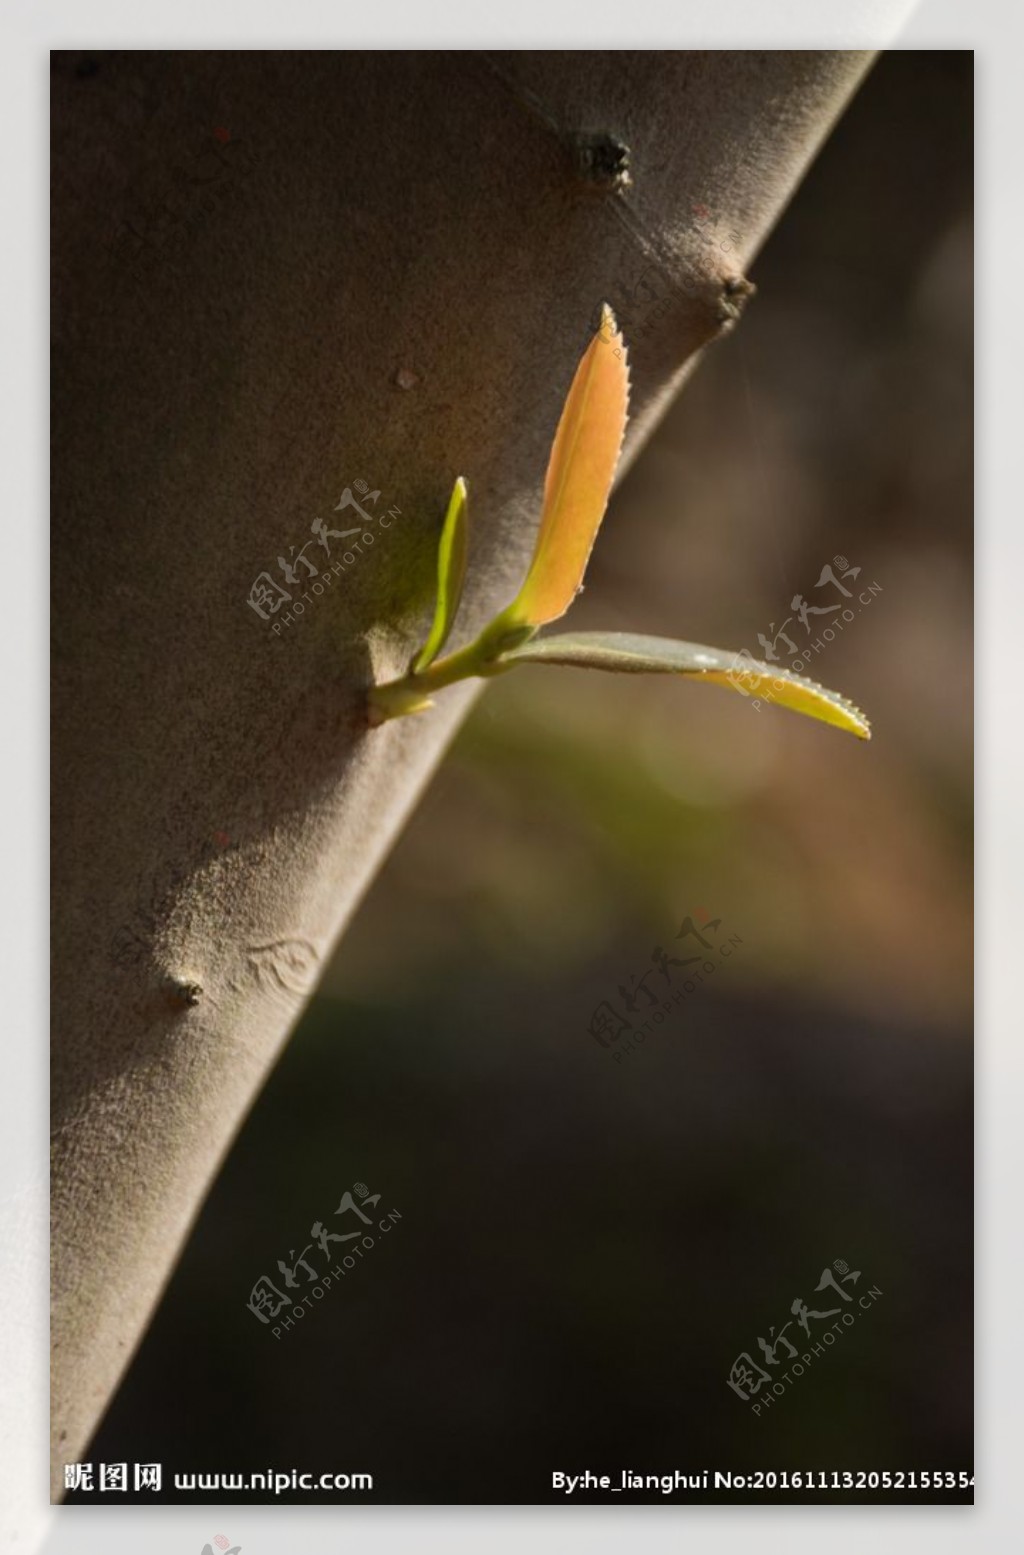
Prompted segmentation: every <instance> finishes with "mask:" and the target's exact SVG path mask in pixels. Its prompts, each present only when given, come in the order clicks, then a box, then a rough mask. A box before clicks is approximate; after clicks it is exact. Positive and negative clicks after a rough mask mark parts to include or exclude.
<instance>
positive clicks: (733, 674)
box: [499, 632, 871, 740]
mask: <svg viewBox="0 0 1024 1555" xmlns="http://www.w3.org/2000/svg"><path fill="white" fill-rule="evenodd" d="M499 663H500V664H501V665H507V666H508V667H509V668H511V667H512V666H513V665H514V664H524V663H529V664H572V665H578V666H581V667H583V668H589V669H601V670H618V671H619V672H620V673H623V674H627V675H645V674H655V675H657V674H662V675H691V676H693V677H694V678H696V679H699V680H704V681H710V682H711V683H712V684H714V685H717V686H731V687H732V689H733V690H734V691H739V692H741V693H742V695H743V696H749V695H751V694H753V695H754V696H756V697H759V698H760V699H761V700H762V701H764V702H777V703H778V704H779V706H780V707H788V708H790V709H791V710H792V711H793V712H794V713H805V714H806V715H807V716H808V717H809V718H820V719H821V721H822V722H823V723H827V724H834V725H835V726H836V728H837V729H846V730H847V731H848V732H849V733H850V734H855V735H856V736H857V738H858V739H860V740H870V738H871V725H870V724H869V723H868V721H867V719H866V718H865V717H864V715H863V713H862V712H861V711H860V710H859V708H856V707H854V705H853V703H852V702H848V701H847V699H846V698H845V697H843V696H840V695H839V693H838V692H837V691H827V690H826V689H825V688H824V687H823V686H819V685H816V684H815V682H814V681H813V680H804V679H803V677H802V676H800V675H794V674H793V673H792V672H791V671H790V670H785V669H781V668H777V667H773V666H771V665H769V664H761V663H759V662H758V660H757V659H753V658H751V657H750V655H749V654H746V653H743V654H738V653H730V652H729V651H728V650H727V649H724V648H705V647H704V646H703V645H702V644H701V643H680V642H675V641H674V640H673V639H672V638H671V637H637V636H634V635H632V634H631V633H628V632H566V633H565V634H564V635H563V634H560V635H558V636H556V637H539V638H537V639H536V640H535V641H534V642H529V643H524V644H523V646H522V647H520V648H513V649H511V650H510V651H509V652H507V653H504V654H502V656H501V659H500V660H499Z"/></svg>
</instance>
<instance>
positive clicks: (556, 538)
mask: <svg viewBox="0 0 1024 1555" xmlns="http://www.w3.org/2000/svg"><path fill="white" fill-rule="evenodd" d="M628 402H629V371H628V368H627V365H626V347H625V343H624V341H623V339H622V334H621V332H620V330H619V327H618V325H617V324H616V322H615V315H614V314H613V313H612V310H611V308H609V306H608V304H607V303H605V305H604V308H603V309H602V312H601V324H600V328H599V329H598V331H597V333H596V334H595V336H594V338H593V340H592V341H591V342H590V345H589V346H588V347H587V349H586V351H585V352H584V355H583V357H582V359H581V361H580V364H579V366H578V367H577V369H576V376H575V378H574V379H573V381H572V386H571V388H570V389H569V393H568V395H567V397H566V401H565V405H564V407H563V410H562V415H561V419H560V420H559V423H558V430H557V432H556V433H555V441H554V443H553V444H552V447H551V458H550V460H549V462H548V470H547V475H546V476H545V479H544V510H543V512H542V514H541V520H540V532H539V534H538V536H537V546H536V549H535V551H534V553H533V561H532V562H531V563H530V570H529V572H528V573H527V575H526V582H525V583H524V584H523V586H522V588H521V589H520V591H519V594H518V595H517V597H516V598H515V600H514V601H513V602H512V604H511V605H510V606H509V607H508V609H507V610H505V611H503V612H502V615H501V621H502V624H503V625H507V626H509V627H514V626H520V625H523V626H525V625H529V626H542V625H543V624H544V622H545V621H554V620H556V619H557V618H558V617H559V616H560V615H563V614H564V613H565V611H566V610H568V608H569V606H570V605H571V604H572V602H573V599H574V598H575V597H576V594H577V593H578V591H579V588H580V586H581V584H582V582H583V574H584V573H585V571H586V568H587V562H588V561H589V559H590V552H591V550H592V548H593V545H594V540H595V537H596V535H597V531H598V529H600V527H601V520H602V519H603V517H604V514H605V509H606V508H607V506H608V498H609V496H610V494H611V489H612V481H613V479H614V477H615V469H616V466H617V465H618V462H619V454H620V453H621V451H622V440H623V437H624V435H625V431H626V420H627V405H628Z"/></svg>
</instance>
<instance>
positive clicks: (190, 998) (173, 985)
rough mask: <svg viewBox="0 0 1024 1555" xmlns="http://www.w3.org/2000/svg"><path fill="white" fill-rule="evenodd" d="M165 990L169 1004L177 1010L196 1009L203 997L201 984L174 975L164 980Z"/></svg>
mask: <svg viewBox="0 0 1024 1555" xmlns="http://www.w3.org/2000/svg"><path fill="white" fill-rule="evenodd" d="M163 990H164V994H165V996H166V998H167V1002H168V1004H170V1005H172V1006H173V1007H174V1009H176V1010H188V1009H194V1008H195V1006H196V1005H197V1004H198V1003H199V1001H200V999H201V998H202V997H203V986H202V984H201V983H197V982H194V981H192V980H191V979H190V978H184V977H175V976H173V975H172V976H169V977H165V978H164V983H163Z"/></svg>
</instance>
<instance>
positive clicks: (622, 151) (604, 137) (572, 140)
mask: <svg viewBox="0 0 1024 1555" xmlns="http://www.w3.org/2000/svg"><path fill="white" fill-rule="evenodd" d="M569 148H570V151H571V154H572V160H573V166H574V167H575V169H576V172H577V174H578V175H579V177H581V178H583V179H584V180H585V181H586V182H587V183H588V184H592V185H593V186H594V188H595V189H600V190H601V191H602V193H614V192H616V191H618V190H620V189H628V188H629V187H630V185H631V184H632V182H633V177H632V174H631V173H630V170H629V147H628V146H627V145H626V143H625V141H623V140H620V139H619V137H618V136H617V135H611V134H609V133H608V132H607V131H604V130H602V131H599V132H598V133H597V134H574V135H570V136H569Z"/></svg>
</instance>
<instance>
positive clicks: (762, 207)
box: [52, 52, 871, 1495]
mask: <svg viewBox="0 0 1024 1555" xmlns="http://www.w3.org/2000/svg"><path fill="white" fill-rule="evenodd" d="M870 59H871V56H870V55H868V54H864V53H846V52H842V53H821V52H806V53H803V52H802V53H787V52H763V53H753V52H752V53H701V54H684V53H648V52H643V53H614V54H611V53H602V54H597V53H551V54H510V55H505V56H501V57H500V58H492V57H488V56H485V55H483V54H480V53H460V54H403V53H397V54H390V53H369V54H356V53H351V54H339V53H272V54H264V53H251V54H220V55H210V54H184V53H163V54H127V53H125V54H98V55H94V56H92V57H91V58H85V57H83V56H80V55H71V54H63V55H58V56H55V58H54V66H53V154H54V169H53V171H54V215H53V266H54V286H55V292H54V312H53V444H54V462H53V515H54V547H53V590H54V591H53V726H54V776H55V803H54V816H53V820H54V833H53V916H54V955H53V1041H54V1053H53V1120H54V1158H53V1201H52V1202H53V1294H54V1317H53V1330H52V1337H53V1350H54V1370H53V1413H52V1431H53V1473H54V1487H55V1494H58V1495H59V1493H60V1484H61V1465H62V1464H63V1463H64V1462H66V1461H69V1460H74V1459H76V1458H78V1457H79V1456H81V1452H82V1449H83V1448H84V1446H85V1445H86V1443H87V1441H88V1438H89V1436H90V1435H91V1433H92V1431H93V1430H94V1428H95V1426H96V1424H97V1422H98V1419H99V1417H100V1416H101V1414H102V1412H103V1410H104V1408H105V1406H106V1404H107V1402H108V1400H109V1398H110V1395H111V1393H112V1391H113V1389H114V1388H115V1387H116V1385H117V1382H118V1380H119V1378H120V1376H121V1374H122V1371H123V1369H124V1367H125V1365H126V1363H127V1362H128V1360H129V1358H130V1356H131V1354H132V1351H133V1349H134V1347H135V1345H136V1344H137V1342H138V1340H139V1338H140V1336H141V1334H142V1332H143V1331H144V1329H145V1326H146V1323H147V1322H148V1319H149V1316H150V1313H151V1311H152V1308H153V1306H154V1304H155V1302H156V1301H157V1300H158V1298H159V1295H160V1291H161V1288H162V1286H163V1284H164V1282H165V1281H166V1279H167V1277H168V1274H169V1272H170V1269H171V1267H172V1265H173V1262H174V1259H175V1257H176V1256H177V1254H178V1251H179V1249H180V1247H181V1244H182V1240H183V1238H184V1237H185V1235H186V1233H187V1231H188V1228H189V1224H190V1222H191V1221H192V1219H193V1217H194V1215H195V1214H196V1211H197V1208H198V1206H199V1204H200V1203H201V1200H202V1197H203V1195H204V1193H205V1191H206V1190H207V1188H208V1186H209V1183H210V1181H211V1179H212V1177H213V1175H214V1174H215V1172H216V1170H217V1166H218V1163H219V1161H220V1160H221V1158H222V1156H223V1155H224V1152H225V1151H226V1149H227V1148H228V1146H229V1144H230V1141H231V1139H232V1137H233V1135H234V1133H235V1131H236V1129H237V1127H238V1125H239V1123H240V1121H241V1119H242V1118H243V1117H244V1115H245V1113H246V1111H247V1109H248V1108H249V1106H250V1105H251V1103H252V1101H253V1099H254V1097H255V1095H256V1093H257V1092H258V1090H259V1087H260V1085H261V1084H262V1082H263V1079H264V1076H265V1075H266V1073H267V1070H268V1068H269V1066H270V1065H271V1064H272V1063H273V1062H274V1060H275V1058H276V1056H277V1054H278V1053H279V1051H280V1049H281V1046H282V1043H283V1042H284V1041H285V1039H286V1037H287V1035H288V1032H289V1031H290V1029H291V1027H292V1025H293V1024H294V1022H295V1020H296V1017H297V1016H298V1014H299V1012H300V1010H301V1007H302V1005H303V1002H304V1000H305V998H306V997H307V996H308V994H309V992H310V989H311V987H312V986H313V984H314V982H315V980H316V976H317V974H318V971H319V969H320V968H321V966H322V965H323V963H324V960H325V958H326V957H327V955H328V954H329V952H330V949H331V946H332V945H333V943H334V941H335V940H336V938H337V936H338V934H339V932H340V931H341V929H342V928H343V926H344V924H345V922H346V921H347V919H348V918H349V917H350V915H351V913H352V911H353V909H354V907H355V905H356V903H357V902H358V900H359V898H360V895H361V893H362V892H363V891H364V890H365V888H366V886H367V884H368V883H369V881H370V880H371V879H372V877H373V875H374V873H375V871H376V870H377V869H378V868H379V866H380V864H381V861H382V859H383V857H384V855H385V853H386V851H387V849H388V848H389V847H390V845H391V843H392V842H393V840H394V838H395V836H396V833H397V832H398V830H399V828H400V827H401V825H402V823H403V821H404V819H405V817H406V816H407V815H408V813H409V811H410V809H411V807H412V806H413V805H414V804H415V802H416V799H417V796H418V795H419V793H420V792H421V790H422V788H423V785H424V783H425V782H426V781H427V779H428V778H429V776H430V773H431V771H432V769H433V768H434V766H435V765H436V763H437V761H438V760H439V758H440V756H441V754H442V752H443V749H444V746H445V743H446V741H447V740H448V739H449V737H450V736H451V734H452V732H453V730H454V729H455V727H456V725H457V724H458V722H459V720H460V718H461V717H462V715H463V714H464V712H465V709H466V707H467V704H468V700H469V696H470V693H469V692H468V691H467V690H466V689H465V688H461V687H460V688H455V689H453V690H451V691H449V692H446V693H444V694H443V696H442V698H441V700H440V702H439V704H438V706H437V708H436V709H435V710H434V711H433V712H431V713H429V714H427V715H424V716H420V717H417V718H411V719H404V720H401V721H399V722H397V723H394V724H389V725H386V726H384V727H383V728H380V729H376V730H372V731H371V730H368V729H367V727H366V725H365V722H364V718H363V711H362V699H363V696H364V691H365V687H366V686H367V684H368V682H369V681H370V679H371V677H373V676H386V675H393V674H395V673H397V672H399V671H400V669H401V668H402V667H403V666H404V664H405V661H406V659H407V657H408V655H409V652H410V650H411V648H412V647H413V646H415V641H414V640H415V639H416V638H417V634H418V633H422V631H423V630H424V627H425V625H426V623H427V621H428V619H429V610H430V604H431V589H432V582H433V566H434V560H433V558H434V548H435V543H436V538H437V534H438V530H439V527H440V523H441V519H442V516H443V513H444V509H445V504H446V502H447V498H448V494H449V492H450V489H451V485H452V481H453V479H454V477H455V476H456V475H458V474H463V475H465V476H466V478H467V480H468V482H469V485H470V493H471V503H472V520H473V525H474V529H473V539H472V551H471V561H470V573H469V582H468V588H467V595H466V602H465V605H464V613H463V618H462V620H461V622H460V632H468V631H469V630H470V629H472V630H476V629H478V628H479V627H480V626H481V625H482V624H483V623H484V622H485V620H486V619H487V618H488V617H489V615H490V614H492V613H493V612H494V611H495V610H496V609H497V608H499V607H500V606H501V605H503V604H504V603H506V602H507V600H508V599H509V598H510V597H511V595H512V593H513V592H514V589H515V586H516V585H517V583H518V581H519V579H520V578H521V575H522V572H523V570H524V567H525V564H526V560H527V557H528V554H529V551H530V548H531V543H532V538H533V535H534V532H535V526H536V518H537V514H538V511H539V506H538V500H539V494H540V490H541V484H542V480H543V474H544V467H545V462H546V456H547V451H548V447H549V444H550V441H551V437H552V433H553V430H554V426H555V422H556V419H557V415H558V411H559V408H560V405H561V401H562V398H563V396H564V393H565V390H566V388H567V386H568V383H569V380H570V378H571V375H572V372H573V369H574V367H575V364H576V361H577V360H578V357H579V355H580V353H581V351H582V350H583V348H584V346H585V345H586V342H587V339H588V338H589V333H590V330H591V328H592V321H593V318H594V315H595V310H596V309H597V307H598V306H599V304H600V303H601V302H602V300H605V299H607V300H608V301H610V302H611V304H612V306H613V307H616V308H617V309H618V310H619V312H620V314H621V317H622V319H623V322H624V326H625V329H626V333H627V340H628V342H629V344H630V355H631V365H632V385H633V389H632V424H631V430H630V437H629V442H628V445H627V452H628V456H629V457H633V456H634V455H635V453H636V450H637V448H638V447H639V446H640V444H641V442H642V441H643V439H644V437H645V436H646V435H647V433H648V432H649V431H650V429H651V427H652V425H653V424H654V422H655V421H656V419H657V417H658V415H659V413H660V412H661V410H662V409H663V408H664V407H665V405H666V404H667V403H668V401H669V399H670V398H671V396H672V394H673V393H674V392H675V390H676V389H677V388H678V386H679V384H680V382H681V380H682V376H683V374H684V372H685V371H686V369H687V367H688V365H690V364H692V362H693V359H694V357H695V355H696V353H698V352H699V351H700V349H701V348H702V347H703V346H705V345H706V344H707V343H708V342H709V341H711V340H713V339H714V337H715V336H716V335H717V334H718V333H719V332H720V331H721V329H722V328H723V327H725V326H726V325H727V324H728V323H729V322H731V321H732V320H733V319H734V318H735V316H736V315H737V314H738V312H739V309H740V306H741V305H742V302H743V300H744V296H745V288H744V286H743V284H742V282H741V279H740V277H741V268H742V266H744V265H745V264H746V263H748V262H749V259H750V257H751V256H752V255H753V253H754V252H755V251H756V249H757V247H758V246H759V244H760V243H761V242H762V241H763V238H764V236H765V235H766V233H767V232H768V230H769V229H770V227H771V225H772V223H773V222H774V221H775V219H776V218H777V216H778V214H779V212H780V211H781V209H782V207H783V206H784V205H785V203H786V201H787V200H788V199H789V197H790V195H791V194H792V192H793V189H794V187H795V185H796V184H797V182H798V181H799V178H800V176H801V174H802V172H803V171H804V169H805V167H806V165H807V163H808V162H809V160H810V159H811V158H812V156H813V155H814V153H815V151H816V150H817V148H818V146H819V145H820V143H821V142H822V140H823V139H824V137H825V135H826V134H827V132H828V130H829V128H830V126H831V124H832V122H833V121H834V119H835V118H836V116H837V115H838V113H839V112H840V111H841V110H842V108H843V106H844V105H845V103H846V100H847V99H848V97H849V96H850V94H851V93H852V91H853V90H854V89H855V87H856V85H857V83H858V81H859V79H860V78H861V76H862V74H863V73H864V71H865V70H866V69H867V67H868V65H869V64H870ZM579 133H584V134H596V135H598V136H600V135H602V134H603V135H607V136H610V137H611V141H601V140H600V139H598V140H597V141H583V142H581V141H580V140H578V139H576V138H574V137H575V136H577V135H578V134H579ZM615 143H618V144H625V145H626V146H628V148H629V165H630V170H631V174H632V185H631V187H628V188H625V187H622V186H621V180H618V182H617V178H616V174H617V172H621V166H620V165H619V164H618V163H617V155H618V154H617V153H616V151H615ZM695 205H696V206H700V207H704V208H706V212H707V214H703V213H699V212H698V213H696V214H695V212H694V210H693V207H694V206H695ZM725 234H738V235H739V244H738V248H737V247H733V246H731V245H730V247H729V251H728V252H724V251H723V242H726V241H728V240H727V239H726V238H725V236H724V235H725ZM645 267H646V269H647V276H648V279H647V281H645V282H644V283H643V285H642V286H641V288H640V292H639V293H638V294H637V295H635V296H634V294H633V288H634V287H635V284H636V282H637V278H638V276H639V275H640V273H641V271H643V270H644V269H645ZM652 296H659V297H660V299H661V300H660V302H658V303H657V304H655V303H654V302H652V301H651V298H652ZM655 308H656V309H657V311H656V314H655ZM631 320H633V321H634V328H633V330H632V332H631V327H630V324H631ZM652 320H654V322H652ZM357 479H363V480H365V481H366V482H367V483H368V486H369V488H370V490H371V491H373V490H379V491H380V493H381V495H380V497H379V498H378V499H377V501H376V503H375V505H374V506H373V507H372V508H368V509H367V511H369V512H371V513H372V514H374V515H375V517H374V521H373V522H372V523H371V524H369V525H368V526H366V528H367V532H369V533H371V534H372V535H373V536H374V542H373V544H372V546H367V545H365V544H361V554H358V555H357V554H356V553H355V552H349V553H348V554H350V555H352V557H353V561H352V562H351V564H345V563H343V565H344V568H345V570H344V571H342V572H339V573H336V574H332V581H331V584H330V586H329V587H326V586H324V581H323V580H324V569H325V568H329V567H330V566H331V565H332V563H337V560H338V557H339V554H340V555H342V556H343V555H344V554H346V547H347V546H350V545H351V544H352V541H351V540H337V539H329V544H330V546H331V547H332V557H331V559H330V560H328V558H327V556H326V554H325V551H324V548H323V547H322V546H321V545H320V543H319V542H318V540H317V539H316V537H315V536H313V535H312V534H311V525H312V523H313V522H314V519H315V518H317V517H318V516H319V517H321V518H323V519H325V520H326V522H327V525H328V527H329V528H331V529H334V530H341V529H345V528H349V527H351V524H352V523H353V522H354V521H356V522H359V520H358V518H354V516H353V510H352V509H351V508H348V509H345V510H342V511H340V512H336V511H335V507H336V504H337V503H338V500H339V497H340V494H341V492H342V490H343V489H344V488H345V487H353V486H354V483H355V481H356V480H357ZM356 494H357V495H358V493H356ZM394 508H398V509H400V512H399V513H398V514H397V515H392V516H391V519H390V526H389V527H388V526H386V525H385V520H384V515H385V514H386V513H387V510H389V509H394ZM376 515H381V516H380V517H378V516H376ZM310 540H311V541H312V543H311V544H310V546H309V547H308V549H307V550H306V552H305V554H306V556H307V557H309V558H311V559H312V560H313V562H314V565H316V567H317V569H318V577H317V579H316V580H314V579H313V578H312V576H311V575H310V574H309V573H308V572H307V571H305V569H304V566H303V564H302V563H301V562H299V560H298V557H297V556H293V554H292V549H291V548H292V547H294V548H295V551H296V552H298V550H299V549H300V548H301V547H303V546H304V545H305V543H306V542H307V541H310ZM279 557H283V558H284V560H285V562H288V563H289V564H290V565H291V566H292V567H293V569H294V571H295V573H296V575H297V576H298V575H299V574H300V573H301V574H303V576H304V577H305V579H306V581H305V583H304V584H303V585H302V586H301V588H291V589H290V592H291V593H292V595H293V602H292V604H291V605H290V606H288V607H283V608H282V610H281V611H279V612H278V614H277V615H276V616H272V617H271V618H270V619H269V620H262V619H261V618H260V616H259V615H258V614H257V612H256V611H255V610H254V609H252V608H250V607H249V605H248V603H247V598H248V596H249V590H250V586H251V585H252V583H253V580H254V579H255V578H257V576H258V575H259V574H261V573H264V572H267V573H270V574H271V575H272V576H273V577H275V578H277V579H278V580H280V581H283V574H282V569H281V566H280V565H279V563H278V558H279ZM315 581H319V582H320V584H321V586H322V587H324V592H323V594H317V593H316V592H315V591H314V590H313V588H312V585H313V583H314V582H315ZM303 594H305V595H306V596H307V598H306V600H305V602H303V600H302V595H303ZM296 602H298V603H303V610H302V612H301V614H299V613H297V612H296V610H295V603H296ZM285 609H290V610H291V614H292V619H291V621H290V622H289V623H288V624H287V625H285V624H283V623H284V613H285ZM640 624H641V625H642V623H640ZM275 625H276V626H278V627H280V628H281V629H280V631H278V632H275V631H274V629H273V628H274V626H275ZM341 1062H342V1061H341V1059H340V1058H339V1070H340V1068H341ZM339 1083H342V1078H341V1075H340V1074H339Z"/></svg>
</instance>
